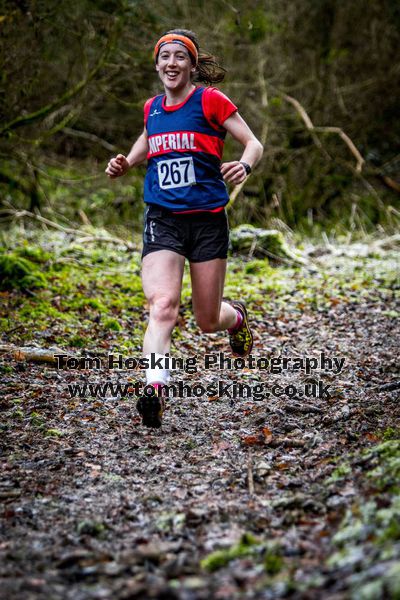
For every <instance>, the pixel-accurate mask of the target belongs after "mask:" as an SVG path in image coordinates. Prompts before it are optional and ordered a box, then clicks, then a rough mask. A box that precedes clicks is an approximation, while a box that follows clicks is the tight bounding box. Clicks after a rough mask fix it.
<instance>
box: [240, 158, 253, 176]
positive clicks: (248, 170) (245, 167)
mask: <svg viewBox="0 0 400 600" xmlns="http://www.w3.org/2000/svg"><path fill="white" fill-rule="evenodd" d="M239 162H240V164H241V165H243V166H244V170H245V171H246V175H250V173H251V166H250V165H248V164H247V163H246V162H244V161H243V160H240V161H239Z"/></svg>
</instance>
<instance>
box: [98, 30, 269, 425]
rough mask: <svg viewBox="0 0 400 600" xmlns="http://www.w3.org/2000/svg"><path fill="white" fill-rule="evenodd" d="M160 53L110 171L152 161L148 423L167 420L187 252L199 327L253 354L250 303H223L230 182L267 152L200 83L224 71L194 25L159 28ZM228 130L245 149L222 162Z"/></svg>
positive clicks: (144, 411)
mask: <svg viewBox="0 0 400 600" xmlns="http://www.w3.org/2000/svg"><path fill="white" fill-rule="evenodd" d="M154 60H155V67H156V71H157V72H158V75H159V78H160V80H161V82H162V84H163V86H164V93H163V94H161V95H158V96H155V97H154V98H150V99H149V100H147V102H146V103H145V106H144V130H143V133H142V134H141V135H140V137H139V138H138V139H137V141H136V142H135V143H134V145H133V146H132V149H131V150H130V152H129V154H128V155H127V156H123V155H122V154H118V155H117V156H116V157H115V158H112V159H111V160H110V162H109V163H108V166H107V169H106V173H107V174H108V175H109V177H111V178H115V177H119V176H121V175H124V174H125V173H126V172H127V171H128V170H129V169H130V168H132V167H136V166H137V165H140V164H141V163H143V162H144V161H145V160H146V159H147V161H148V162H147V172H146V177H145V183H144V201H145V203H146V211H145V219H144V235H143V244H144V245H143V253H142V283H143V290H144V293H145V296H146V298H147V301H148V304H149V310H150V316H149V322H148V326H147V330H146V333H145V336H144V343H143V355H144V356H145V357H146V358H147V359H148V361H149V368H148V369H146V382H147V386H146V387H145V392H147V393H144V395H143V396H141V397H140V398H139V400H138V403H137V409H138V411H139V413H140V415H141V417H142V421H143V424H144V425H146V426H147V427H160V426H161V417H162V413H163V410H164V400H163V393H162V388H163V386H164V385H166V384H168V380H169V372H168V369H166V368H162V367H165V366H166V364H165V361H164V362H163V359H165V357H166V354H167V353H169V349H170V344H171V334H172V330H173V328H174V326H175V324H176V321H177V317H178V311H179V304H180V296H181V288H182V276H183V271H184V263H185V258H187V259H188V261H189V263H190V276H191V283H192V305H193V311H194V314H195V318H196V322H197V324H198V326H199V327H200V329H201V330H202V331H203V332H205V333H211V332H215V331H221V330H228V333H229V342H230V346H231V349H232V352H233V353H234V354H236V355H239V356H246V355H247V354H249V353H250V352H251V349H252V346H253V336H252V333H251V331H250V327H249V324H248V319H247V311H246V307H245V304H244V303H243V302H239V301H237V302H230V303H228V302H222V295H223V289H224V280H225V271H226V259H227V250H228V241H229V230H228V223H227V218H226V213H225V209H224V207H225V205H226V204H227V202H228V200H229V197H228V192H227V188H226V185H225V182H229V183H232V184H239V183H241V182H242V181H244V179H245V178H246V177H247V176H248V175H249V173H250V172H251V170H252V168H253V167H254V166H255V165H256V164H257V162H258V161H259V160H260V158H261V155H262V152H263V147H262V145H261V144H260V142H259V141H258V140H257V138H256V137H255V136H254V134H253V133H252V131H251V130H250V129H249V127H248V126H247V124H246V123H245V121H244V120H243V119H242V117H241V116H240V115H239V113H238V110H237V107H236V106H235V105H234V104H233V103H232V102H231V101H230V100H229V98H227V97H226V96H225V95H224V94H223V93H222V92H220V91H219V90H218V89H216V88H214V87H200V86H197V85H196V84H195V83H194V82H203V83H205V84H207V85H209V84H212V83H217V82H219V81H222V79H223V77H224V69H222V68H221V67H219V65H218V64H217V62H216V60H215V58H214V57H213V56H212V55H210V54H206V53H202V52H200V50H199V43H198V41H197V38H196V36H195V34H194V33H193V32H192V31H188V30H185V29H173V30H171V31H169V32H167V33H166V34H165V35H163V36H162V37H161V38H160V39H159V40H158V42H157V43H156V45H155V48H154ZM226 132H228V133H230V134H231V135H232V136H233V137H234V138H235V139H236V140H237V141H239V142H240V143H241V144H242V146H243V154H242V156H241V157H240V160H236V161H232V162H225V163H222V165H221V158H222V152H223V146H224V138H225V135H226ZM168 356H169V354H168ZM160 365H161V367H160ZM153 366H154V367H155V368H152V367H153Z"/></svg>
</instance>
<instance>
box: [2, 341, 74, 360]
mask: <svg viewBox="0 0 400 600" xmlns="http://www.w3.org/2000/svg"><path fill="white" fill-rule="evenodd" d="M0 354H1V355H2V356H7V355H8V356H10V357H11V358H13V359H14V360H17V361H21V362H22V361H25V362H36V363H48V364H52V365H55V364H56V363H57V359H56V358H54V355H55V354H65V351H64V350H59V349H56V348H55V349H53V350H48V349H43V348H33V347H32V348H18V346H13V345H11V344H10V345H9V344H1V345H0Z"/></svg>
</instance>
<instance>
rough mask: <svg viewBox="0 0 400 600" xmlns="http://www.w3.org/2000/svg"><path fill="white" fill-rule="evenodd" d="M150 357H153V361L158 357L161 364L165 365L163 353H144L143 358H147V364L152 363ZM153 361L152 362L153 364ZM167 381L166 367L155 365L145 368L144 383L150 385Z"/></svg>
mask: <svg viewBox="0 0 400 600" xmlns="http://www.w3.org/2000/svg"><path fill="white" fill-rule="evenodd" d="M152 357H153V361H154V362H155V361H158V360H159V359H162V360H161V364H163V365H164V366H165V358H166V356H165V355H164V354H157V353H156V352H153V353H152V354H146V356H145V358H147V360H148V361H149V365H151V364H152V362H153V361H152ZM154 362H153V364H154ZM168 381H169V370H168V369H163V368H161V367H156V368H151V367H150V368H149V369H146V384H147V385H150V384H153V383H156V384H161V385H162V384H167V383H168Z"/></svg>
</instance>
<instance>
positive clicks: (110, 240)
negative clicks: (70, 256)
mask: <svg viewBox="0 0 400 600" xmlns="http://www.w3.org/2000/svg"><path fill="white" fill-rule="evenodd" d="M0 212H1V213H2V214H9V215H12V216H13V217H14V218H16V219H23V218H24V217H29V218H30V219H34V220H35V221H39V222H40V223H44V224H45V225H48V226H49V227H53V228H54V229H58V231H62V232H64V233H69V234H71V235H74V236H81V235H82V231H80V230H79V229H72V228H71V227H64V225H60V224H59V223H56V222H55V221H50V219H46V217H42V216H41V215H36V214H35V213H32V212H30V211H29V210H17V209H13V208H5V209H3V210H1V211H0ZM80 241H81V242H105V243H107V244H121V245H123V246H125V247H126V248H127V249H128V250H136V246H135V245H134V244H132V242H128V241H126V240H122V239H121V238H117V237H112V236H107V237H103V236H100V235H87V236H85V237H83V238H80Z"/></svg>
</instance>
